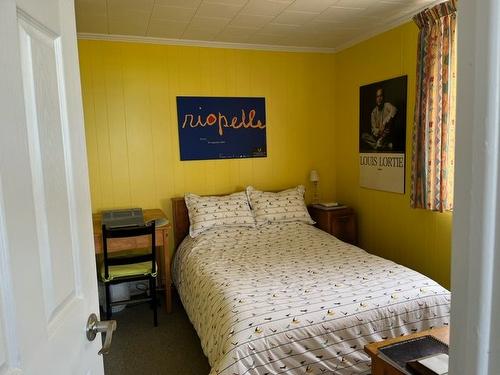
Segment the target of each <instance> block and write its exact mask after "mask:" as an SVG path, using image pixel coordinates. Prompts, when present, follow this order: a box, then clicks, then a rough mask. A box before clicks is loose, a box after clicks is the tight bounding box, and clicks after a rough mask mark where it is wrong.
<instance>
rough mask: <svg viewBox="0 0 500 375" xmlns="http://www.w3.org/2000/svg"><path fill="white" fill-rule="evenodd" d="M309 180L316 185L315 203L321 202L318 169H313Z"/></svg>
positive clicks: (314, 192)
mask: <svg viewBox="0 0 500 375" xmlns="http://www.w3.org/2000/svg"><path fill="white" fill-rule="evenodd" d="M309 181H311V182H312V183H313V186H314V191H313V200H312V202H313V204H318V203H319V196H318V183H319V174H318V171H317V170H315V169H313V170H312V171H311V172H310V173H309Z"/></svg>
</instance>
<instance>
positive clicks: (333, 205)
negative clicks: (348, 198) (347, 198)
mask: <svg viewBox="0 0 500 375" xmlns="http://www.w3.org/2000/svg"><path fill="white" fill-rule="evenodd" d="M312 206H313V207H316V208H319V209H321V210H338V209H341V208H346V207H347V206H346V205H345V204H340V203H339V202H321V203H316V204H313V205H312Z"/></svg>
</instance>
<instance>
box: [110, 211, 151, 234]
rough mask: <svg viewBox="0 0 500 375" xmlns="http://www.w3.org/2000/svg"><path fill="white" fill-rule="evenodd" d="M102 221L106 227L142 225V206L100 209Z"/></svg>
mask: <svg viewBox="0 0 500 375" xmlns="http://www.w3.org/2000/svg"><path fill="white" fill-rule="evenodd" d="M102 223H103V224H104V225H106V227H107V228H108V229H113V228H121V227H142V226H144V215H143V214H142V208H126V209H122V210H109V211H102Z"/></svg>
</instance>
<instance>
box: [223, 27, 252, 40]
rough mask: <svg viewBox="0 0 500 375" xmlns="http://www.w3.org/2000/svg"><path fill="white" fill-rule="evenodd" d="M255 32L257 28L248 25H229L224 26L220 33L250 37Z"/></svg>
mask: <svg viewBox="0 0 500 375" xmlns="http://www.w3.org/2000/svg"><path fill="white" fill-rule="evenodd" d="M255 32H256V29H252V28H247V27H235V26H230V25H229V26H227V27H226V28H224V30H223V31H222V32H221V33H220V34H219V35H223V34H231V35H235V36H238V37H249V36H250V35H252V34H255Z"/></svg>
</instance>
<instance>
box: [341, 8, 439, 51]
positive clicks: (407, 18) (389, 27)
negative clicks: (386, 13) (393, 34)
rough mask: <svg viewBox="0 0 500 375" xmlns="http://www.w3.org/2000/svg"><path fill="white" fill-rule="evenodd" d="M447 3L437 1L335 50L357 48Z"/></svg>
mask: <svg viewBox="0 0 500 375" xmlns="http://www.w3.org/2000/svg"><path fill="white" fill-rule="evenodd" d="M445 1H447V0H436V1H434V2H432V3H431V4H428V5H426V6H424V7H421V8H418V9H415V10H414V11H412V12H411V15H405V16H403V17H400V18H397V19H395V20H394V21H392V22H389V23H388V24H386V25H382V26H380V27H377V28H375V29H373V30H371V31H370V32H368V33H365V34H362V35H360V36H358V37H356V38H354V39H351V40H350V41H348V42H346V43H342V44H341V45H339V46H337V47H336V48H335V52H340V51H343V50H345V49H348V48H349V47H352V46H355V45H356V44H359V43H362V42H364V41H365V40H368V39H371V38H373V37H375V36H377V35H380V34H382V33H385V32H386V31H389V30H392V29H394V28H396V27H398V26H401V25H403V24H405V23H407V22H410V21H411V20H412V18H413V16H414V15H416V14H418V13H420V12H421V11H423V10H424V9H427V8H432V7H433V6H435V5H437V4H440V3H444V2H445Z"/></svg>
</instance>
